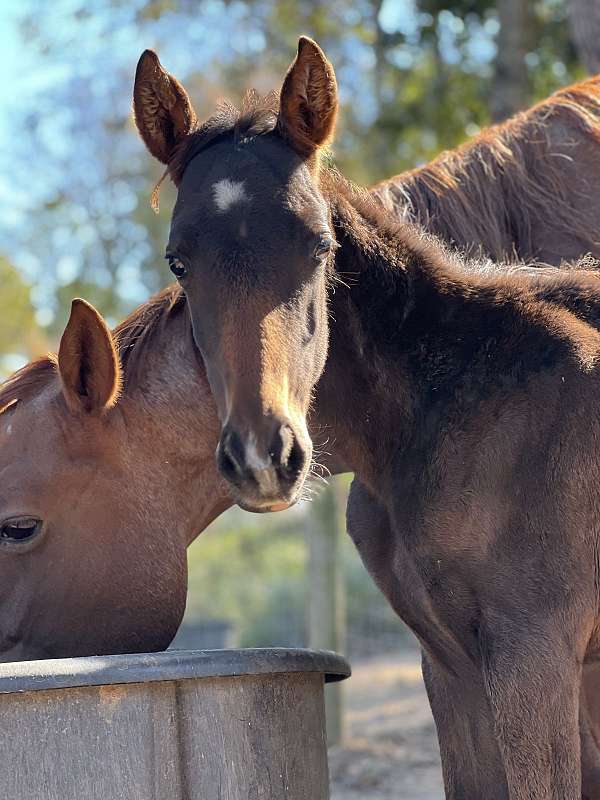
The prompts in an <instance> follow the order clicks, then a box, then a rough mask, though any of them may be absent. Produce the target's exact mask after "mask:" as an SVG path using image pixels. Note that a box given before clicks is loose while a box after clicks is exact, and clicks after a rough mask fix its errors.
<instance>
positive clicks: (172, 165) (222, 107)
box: [168, 91, 279, 186]
mask: <svg viewBox="0 0 600 800" xmlns="http://www.w3.org/2000/svg"><path fill="white" fill-rule="evenodd" d="M278 112H279V94H278V93H277V92H270V93H269V94H267V95H266V96H265V97H261V96H260V95H259V94H258V93H257V92H255V91H249V92H247V93H246V94H245V95H244V97H243V99H242V105H241V108H240V109H237V108H236V107H235V106H234V105H232V104H231V103H230V102H229V101H228V100H223V101H222V102H221V103H220V104H219V106H218V108H217V110H216V111H215V113H214V114H213V115H212V116H211V117H209V118H208V119H207V120H206V122H203V123H202V125H200V126H199V127H198V128H196V130H194V131H192V132H191V133H190V134H189V135H188V136H187V137H186V138H185V139H184V140H183V142H182V143H181V145H180V146H179V147H178V148H177V149H176V150H175V153H174V154H173V156H172V158H171V160H170V161H169V165H168V173H169V175H170V177H171V180H172V181H173V183H174V184H175V186H178V185H179V183H180V182H181V178H182V177H183V173H184V172H185V169H186V167H187V165H188V164H189V163H190V161H191V160H192V159H193V158H194V157H195V156H197V155H198V153H200V152H202V150H205V149H206V148H207V147H208V146H209V145H211V144H214V143H215V142H216V141H217V140H219V139H222V138H225V137H226V136H231V135H233V137H234V141H235V142H236V144H243V143H244V142H247V141H250V140H251V139H254V138H255V137H256V136H260V135H262V134H265V133H270V132H271V131H274V130H275V128H276V127H277V115H278Z"/></svg>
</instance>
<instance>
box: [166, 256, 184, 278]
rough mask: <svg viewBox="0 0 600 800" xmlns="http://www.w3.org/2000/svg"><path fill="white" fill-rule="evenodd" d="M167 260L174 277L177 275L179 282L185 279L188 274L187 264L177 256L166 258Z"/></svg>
mask: <svg viewBox="0 0 600 800" xmlns="http://www.w3.org/2000/svg"><path fill="white" fill-rule="evenodd" d="M165 258H166V259H167V261H168V262H169V269H170V270H171V272H172V273H173V275H175V277H176V278H177V280H178V281H179V280H181V279H182V278H184V277H185V275H186V273H187V269H186V267H185V264H184V263H183V262H182V261H180V259H178V258H176V257H175V256H165Z"/></svg>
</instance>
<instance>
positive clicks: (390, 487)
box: [136, 39, 600, 800]
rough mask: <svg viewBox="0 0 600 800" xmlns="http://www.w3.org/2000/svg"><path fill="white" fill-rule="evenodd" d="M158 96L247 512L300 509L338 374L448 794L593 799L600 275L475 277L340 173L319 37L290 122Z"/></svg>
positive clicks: (238, 492) (270, 112) (190, 265)
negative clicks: (314, 440) (385, 528)
mask: <svg viewBox="0 0 600 800" xmlns="http://www.w3.org/2000/svg"><path fill="white" fill-rule="evenodd" d="M156 64H157V62H155V61H152V60H151V66H152V68H155V69H158V67H157V66H156ZM142 68H143V64H142ZM163 88H164V89H165V93H166V100H167V102H168V104H170V105H169V107H170V108H171V110H173V109H175V110H176V111H177V113H176V114H172V115H171V117H170V119H171V121H172V124H171V123H170V124H169V126H167V127H164V126H163V127H162V128H160V126H159V128H157V130H159V135H158V137H157V141H156V142H155V144H156V147H155V150H157V152H160V153H161V155H162V156H164V160H165V161H169V164H170V168H171V173H172V175H173V176H174V177H175V179H176V181H177V182H178V183H180V189H179V197H178V202H177V206H176V209H175V213H174V217H173V225H172V231H171V237H170V242H169V252H168V255H169V258H170V261H171V266H172V269H173V271H174V272H175V274H176V275H177V276H178V277H179V278H180V280H181V282H182V284H183V286H184V288H185V290H186V293H187V295H188V299H189V301H190V306H191V313H192V320H193V327H194V334H195V338H196V341H197V344H198V346H199V348H200V350H201V352H202V355H203V357H204V360H205V364H206V367H207V373H208V377H209V381H210V383H211V387H212V390H213V394H214V396H215V400H216V403H217V408H218V411H219V416H220V418H221V424H222V432H221V441H220V456H219V464H220V468H221V470H222V472H223V474H224V475H225V477H226V478H227V479H228V480H229V482H230V484H231V486H232V490H233V492H234V494H235V496H236V498H237V499H238V500H239V502H240V503H242V504H243V505H244V506H245V507H248V508H253V509H256V510H266V509H271V508H277V507H279V506H280V505H289V504H290V503H291V502H294V500H295V499H296V497H297V496H298V494H299V492H300V491H301V487H302V483H303V481H304V479H305V476H306V472H307V470H308V464H309V462H310V456H311V452H310V451H311V444H310V440H309V437H308V435H307V424H306V418H307V413H308V409H309V406H310V402H311V397H312V393H313V390H314V388H315V386H316V383H317V381H319V376H320V375H321V379H320V381H319V387H318V388H319V391H318V400H317V404H316V408H315V415H316V417H317V418H318V421H319V423H321V424H324V425H326V426H328V428H329V429H330V430H331V432H332V435H333V437H334V439H335V447H336V450H337V451H338V452H339V453H340V454H341V455H342V457H343V459H344V461H345V463H346V464H347V465H348V466H349V467H350V468H351V469H353V470H354V471H355V473H356V474H357V476H358V478H359V480H360V482H361V485H362V486H363V487H364V488H365V489H366V491H367V492H368V493H369V496H370V497H372V498H375V499H376V501H377V503H378V504H379V505H380V507H381V508H383V509H385V514H386V516H387V520H388V522H389V524H390V526H391V535H390V536H389V538H388V539H387V540H386V541H379V547H380V549H379V553H378V554H376V558H375V560H374V561H373V562H372V564H371V567H372V569H373V570H374V569H375V568H376V563H375V562H376V560H377V557H378V558H379V559H380V567H381V571H382V573H385V574H387V575H388V577H392V578H394V579H395V580H393V585H392V586H391V587H389V591H388V596H390V595H394V596H393V604H394V606H395V608H396V609H397V610H398V611H399V612H400V613H401V615H402V616H403V617H404V618H405V619H406V620H407V622H408V623H409V624H410V625H411V626H412V627H413V629H414V630H415V631H416V633H417V635H418V636H419V637H420V639H421V642H422V644H423V648H424V654H425V655H424V672H425V676H426V681H427V685H428V691H429V694H430V699H431V703H432V708H433V711H434V715H435V717H436V722H437V725H438V733H439V737H440V744H441V750H442V758H443V765H444V776H445V782H446V789H447V794H448V796H449V797H452V798H466V797H468V798H480V797H485V798H506V797H510V798H513V800H514V798H519V799H520V798H522V799H523V800H525V798H534V799H535V800H541V799H542V798H544V799H545V798H561V799H562V798H577V797H579V796H580V793H581V768H580V739H579V690H580V685H581V670H582V665H583V663H584V661H586V660H587V661H590V660H592V661H593V659H594V658H595V657H596V655H597V652H598V641H597V621H598V619H597V615H598V589H597V586H598V559H597V549H598V523H597V520H598V511H599V508H598V500H597V496H598V494H597V488H596V487H597V484H598V477H599V476H598V472H599V469H598V456H597V444H598V433H599V431H598V421H597V420H598V411H599V410H600V409H599V408H598V405H599V403H600V401H599V400H597V397H598V388H599V387H598V377H597V371H596V361H597V358H598V355H599V354H600V335H599V334H598V330H597V322H598V313H599V309H600V291H599V289H598V284H597V278H596V277H595V276H593V275H589V274H581V275H576V274H564V273H561V274H558V275H555V276H548V275H546V274H542V275H539V276H536V277H532V276H530V275H526V274H520V275H519V274H515V273H510V272H506V273H497V274H491V273H488V274H485V275H484V274H477V273H476V272H471V273H469V272H468V271H467V269H466V268H465V266H464V265H463V264H460V263H457V262H456V260H455V259H454V258H451V257H449V256H448V255H447V254H446V253H445V252H444V251H443V250H442V248H440V247H439V245H437V244H436V243H435V242H432V241H429V240H426V239H424V237H423V236H422V234H421V233H420V232H419V231H418V230H416V229H413V228H411V227H409V226H406V225H404V226H402V225H397V224H395V223H393V222H390V221H389V220H387V219H386V218H385V217H384V216H383V215H382V214H381V212H380V210H378V209H377V208H376V207H375V206H374V205H373V203H371V202H370V201H369V200H368V199H366V198H365V197H363V196H361V195H360V194H358V193H356V192H354V190H352V188H351V187H349V186H348V185H347V184H346V183H345V182H344V181H343V179H341V178H339V177H337V176H335V175H332V174H330V173H328V172H327V171H325V170H323V168H322V167H320V163H319V150H320V147H321V146H322V145H323V144H325V143H326V142H327V140H328V138H329V137H330V136H331V135H332V133H333V127H334V122H335V114H336V108H337V98H336V87H335V77H334V74H333V70H332V68H331V66H330V65H329V64H328V62H327V61H326V59H325V58H324V56H323V54H322V52H321V51H320V50H319V48H318V47H317V46H316V45H314V43H312V42H310V41H309V40H306V39H303V40H301V42H300V46H299V52H298V57H297V59H296V61H295V62H294V64H293V65H292V67H291V69H290V71H289V73H288V75H287V77H286V80H285V82H284V85H283V89H282V94H281V107H280V109H279V111H277V110H276V109H275V108H274V107H268V106H266V107H261V106H256V107H254V108H252V109H250V110H249V111H248V112H247V113H246V114H244V115H241V116H239V115H237V114H236V113H235V112H234V111H233V110H232V109H226V110H224V111H223V112H222V113H221V114H220V115H217V116H216V117H214V118H212V119H211V120H210V121H209V122H208V123H206V124H205V125H204V126H203V127H200V128H199V129H198V130H197V131H196V132H195V133H193V134H192V135H189V136H188V134H189V132H190V129H189V128H188V129H187V130H184V128H185V126H186V125H187V124H188V122H189V120H186V116H185V114H182V113H179V112H180V111H181V109H178V104H180V103H181V102H183V103H184V106H185V103H186V98H185V96H184V95H182V94H181V92H182V91H183V90H182V89H181V87H180V86H179V84H177V83H176V82H175V83H173V82H171V81H170V80H167V81H166V83H165V84H164V87H163ZM139 100H140V98H139V96H138V101H139ZM136 110H137V111H138V120H139V119H140V112H139V109H137V108H136ZM138 124H139V123H138ZM178 125H181V126H183V127H182V128H181V130H182V131H184V134H183V135H184V139H183V140H182V141H183V146H182V147H180V148H179V149H178V151H177V152H175V153H174V155H173V157H171V155H170V151H169V148H170V147H171V146H172V144H173V141H172V140H171V142H170V143H169V139H168V137H169V136H173V133H174V132H175V133H176V134H177V131H178V129H177V126H178ZM141 127H142V133H145V134H146V135H149V129H148V128H145V129H144V127H143V125H142V126H141ZM154 133H156V131H154ZM153 135H154V134H153ZM161 138H162V145H163V146H164V148H166V149H164V150H163V151H160V144H161V141H160V140H161ZM159 157H160V156H159ZM328 336H329V338H330V341H329V345H328V342H327V340H328ZM325 364H326V366H325ZM324 366H325V369H324V371H323V368H324ZM359 546H360V543H359ZM390 564H392V570H393V573H392V575H391V576H390V575H389V571H388V570H389V565H390ZM398 578H401V580H398Z"/></svg>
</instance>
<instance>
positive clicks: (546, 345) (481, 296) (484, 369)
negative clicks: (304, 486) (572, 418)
mask: <svg viewBox="0 0 600 800" xmlns="http://www.w3.org/2000/svg"><path fill="white" fill-rule="evenodd" d="M334 219H336V223H335V224H336V233H337V237H338V241H339V242H340V244H341V247H340V249H339V251H338V255H337V258H336V272H337V273H338V275H340V276H341V279H342V280H346V279H348V280H349V281H350V285H349V286H347V287H344V286H341V287H336V289H335V292H334V294H333V295H332V298H331V304H332V308H331V312H332V314H331V316H332V317H333V320H332V323H331V337H330V350H329V356H328V361H327V366H326V369H325V372H324V375H323V377H322V380H321V383H320V385H319V395H318V405H317V408H318V415H319V421H320V422H321V424H322V425H324V426H326V427H328V428H329V429H330V431H329V433H330V436H331V438H332V439H333V440H334V441H335V442H337V445H336V446H337V447H339V448H340V450H343V451H344V452H343V457H344V459H345V460H346V462H347V463H348V464H349V465H350V467H351V468H352V469H354V470H355V471H356V472H357V474H358V475H359V477H360V478H361V479H362V481H363V482H364V483H365V484H366V485H367V486H368V487H370V488H372V489H377V487H384V488H383V491H385V486H386V481H387V480H388V477H390V479H391V473H390V474H389V476H388V474H387V473H386V468H387V467H388V466H392V465H393V464H394V463H395V460H396V457H397V454H398V452H399V451H401V450H402V449H403V448H404V449H407V448H412V449H413V450H412V451H413V455H415V453H414V447H415V442H420V443H421V444H419V447H421V446H422V447H423V448H427V447H432V448H433V447H435V439H436V436H441V435H443V431H444V427H445V420H447V419H449V418H450V417H451V416H454V417H455V416H456V414H457V413H461V412H462V413H465V409H473V408H477V404H478V401H479V400H483V399H487V398H488V397H489V395H490V393H493V392H494V391H496V389H495V387H496V386H498V385H500V386H502V387H504V388H503V391H504V390H505V389H507V387H508V389H510V385H511V382H512V383H515V382H518V381H523V380H524V378H525V377H527V376H528V375H529V374H533V373H537V372H539V370H540V363H541V361H542V359H543V360H544V362H545V363H546V364H547V365H549V368H552V365H553V364H556V363H558V362H559V361H561V363H562V362H568V361H570V362H571V364H576V362H578V361H579V364H582V363H583V364H585V363H588V364H591V363H593V359H594V358H595V356H596V353H597V352H598V351H599V350H600V346H599V343H600V339H599V336H598V331H597V330H596V329H595V328H592V327H591V326H590V325H588V324H587V322H586V321H584V320H583V319H582V320H580V319H578V317H576V316H574V315H573V314H572V313H571V312H570V311H569V308H568V305H569V304H568V303H567V304H565V305H562V304H560V301H559V300H558V297H559V296H560V295H561V293H560V292H558V293H556V292H550V293H549V296H550V299H546V297H545V293H544V292H543V291H542V292H541V291H539V290H538V288H537V285H536V284H535V282H533V281H532V283H531V285H529V284H528V282H527V278H526V277H524V276H512V275H509V274H496V275H495V274H493V273H492V274H491V275H490V276H489V277H487V278H484V277H481V276H476V275H473V274H470V273H469V272H468V271H467V269H466V267H465V266H463V268H462V269H461V268H460V267H459V265H456V264H454V262H453V261H452V260H450V258H449V257H448V256H446V255H445V253H444V251H443V250H442V249H441V248H438V246H437V245H436V244H435V243H433V242H428V241H424V240H423V239H422V238H421V237H420V235H419V233H418V232H417V231H415V230H414V229H411V228H410V227H407V228H406V230H404V231H403V230H402V229H401V228H400V227H399V226H390V225H387V224H386V223H385V222H384V223H383V224H380V223H381V220H380V219H377V215H376V214H373V213H371V210H369V209H368V210H367V213H366V214H362V213H361V212H360V211H357V209H356V208H354V207H352V206H351V204H350V203H348V202H346V201H342V203H341V206H340V207H338V209H337V210H335V211H334ZM469 413H471V412H469ZM418 456H419V457H420V456H423V457H425V458H426V456H427V454H426V453H425V452H421V453H419V454H418Z"/></svg>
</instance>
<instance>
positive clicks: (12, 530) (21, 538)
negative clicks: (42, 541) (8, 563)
mask: <svg viewBox="0 0 600 800" xmlns="http://www.w3.org/2000/svg"><path fill="white" fill-rule="evenodd" d="M41 530H42V520H41V519H37V517H13V518H12V519H7V520H5V521H4V522H3V523H1V524H0V547H6V546H10V545H20V544H25V543H28V542H30V541H31V540H32V539H34V538H35V537H37V536H38V535H39V534H40V532H41Z"/></svg>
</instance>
